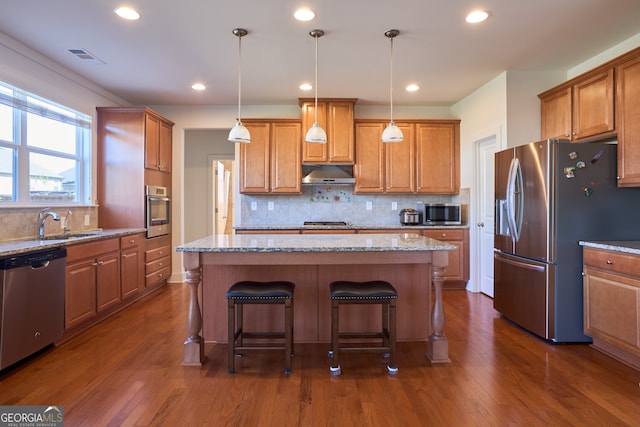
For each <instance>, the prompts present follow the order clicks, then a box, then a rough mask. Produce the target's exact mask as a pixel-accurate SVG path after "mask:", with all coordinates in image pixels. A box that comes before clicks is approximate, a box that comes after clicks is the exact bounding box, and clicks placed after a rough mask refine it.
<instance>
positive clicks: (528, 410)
mask: <svg viewBox="0 0 640 427" xmlns="http://www.w3.org/2000/svg"><path fill="white" fill-rule="evenodd" d="M188 297H189V295H188V289H187V286H180V285H171V286H168V287H166V288H164V289H162V290H160V291H159V292H157V293H155V294H153V295H152V296H150V297H149V298H146V299H145V300H143V301H141V302H139V303H136V304H134V305H132V306H131V307H129V308H127V309H126V310H124V311H123V312H121V313H118V314H117V315H115V316H114V317H112V318H110V319H108V320H106V321H104V322H102V323H100V324H99V325H97V326H95V327H94V328H92V329H90V330H88V331H86V332H85V333H83V334H80V335H78V336H77V337H75V338H73V339H72V340H70V341H68V342H66V343H63V344H62V345H60V346H58V347H56V348H51V349H48V350H46V351H44V352H42V353H41V354H39V355H37V356H36V357H33V358H31V359H30V360H28V361H26V362H25V363H22V364H20V365H18V366H17V367H15V368H13V369H11V370H8V371H5V372H3V373H1V374H0V405H61V406H64V408H65V425H66V426H92V427H93V426H102V425H104V426H110V425H113V426H154V427H155V426H176V425H177V426H192V425H203V426H204V425H207V426H208V425H211V426H256V425H260V426H278V427H281V426H329V425H332V426H333V425H352V426H424V425H432V426H459V425H460V426H469V425H473V426H506V425H513V426H537V425H562V426H572V425H575V426H585V425H607V426H610V425H611V426H613V425H621V426H625V425H626V426H634V425H638V420H640V387H639V383H640V372H638V371H636V370H634V369H632V368H629V367H628V366H626V365H623V364H622V363H619V362H617V361H615V360H613V359H611V358H609V357H608V356H606V355H604V354H602V353H599V352H597V351H595V350H593V349H592V348H591V347H590V346H588V345H585V344H570V345H557V344H550V343H548V342H545V341H544V340H541V339H540V338H538V337H535V336H533V335H531V334H529V333H527V332H526V331H524V330H522V329H520V328H519V327H517V326H515V325H513V324H512V323H510V322H509V321H507V320H505V319H503V318H502V317H501V316H500V315H499V314H498V313H496V312H495V311H494V310H493V307H492V305H493V304H492V300H491V299H489V298H487V297H486V296H484V295H481V294H472V293H468V292H466V291H461V290H456V291H447V292H445V293H444V302H445V309H446V314H447V319H446V320H447V325H446V333H447V337H448V339H449V347H450V349H449V354H450V356H451V363H447V364H438V365H431V364H429V363H428V361H427V359H426V355H425V353H426V343H424V342H408V343H404V342H403V343H399V344H398V355H397V363H398V366H399V374H398V375H397V376H389V375H387V374H386V367H385V363H384V360H382V359H381V358H380V356H379V355H372V354H346V355H344V357H343V358H342V359H341V364H342V372H343V374H342V375H341V376H340V377H332V376H330V375H329V358H328V357H327V350H328V344H300V345H296V354H295V357H294V359H293V373H292V374H291V375H289V376H285V375H284V374H283V368H284V366H283V365H284V361H283V357H282V355H281V354H279V353H264V354H248V355H246V356H244V357H242V358H239V359H238V360H237V370H238V372H237V373H236V374H234V375H229V374H228V373H227V370H226V366H227V365H226V345H207V346H206V353H207V361H206V363H205V364H204V366H202V367H182V366H180V363H181V361H182V342H183V341H184V338H185V336H186V312H187V304H188Z"/></svg>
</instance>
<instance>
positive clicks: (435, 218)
mask: <svg viewBox="0 0 640 427" xmlns="http://www.w3.org/2000/svg"><path fill="white" fill-rule="evenodd" d="M460 215H461V205H460V204H458V203H425V204H424V213H423V215H422V223H423V224H424V225H461V224H462V221H461V218H460Z"/></svg>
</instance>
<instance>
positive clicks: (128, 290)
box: [120, 233, 145, 300]
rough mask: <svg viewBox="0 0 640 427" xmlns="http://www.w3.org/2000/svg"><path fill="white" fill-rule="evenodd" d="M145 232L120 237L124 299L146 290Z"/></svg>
mask: <svg viewBox="0 0 640 427" xmlns="http://www.w3.org/2000/svg"><path fill="white" fill-rule="evenodd" d="M144 240H145V235H144V234H142V233H141V234H134V235H131V236H124V237H121V238H120V294H121V296H122V299H123V300H124V299H127V298H129V297H132V296H134V295H136V294H138V293H139V292H142V291H143V290H144V269H143V262H142V255H141V251H142V249H141V247H140V246H141V245H142V244H143V243H144Z"/></svg>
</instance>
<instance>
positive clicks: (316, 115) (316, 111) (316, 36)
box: [314, 34, 319, 123]
mask: <svg viewBox="0 0 640 427" xmlns="http://www.w3.org/2000/svg"><path fill="white" fill-rule="evenodd" d="M314 37H315V39H316V83H315V88H316V96H315V98H316V102H315V122H314V123H318V37H319V35H318V34H316V35H315V36H314Z"/></svg>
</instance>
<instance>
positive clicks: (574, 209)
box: [494, 140, 640, 342]
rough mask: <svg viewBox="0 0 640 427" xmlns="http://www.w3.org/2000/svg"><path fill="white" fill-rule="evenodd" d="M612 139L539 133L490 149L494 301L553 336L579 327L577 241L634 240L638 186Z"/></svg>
mask: <svg viewBox="0 0 640 427" xmlns="http://www.w3.org/2000/svg"><path fill="white" fill-rule="evenodd" d="M616 149H617V146H616V145H615V144H603V143H574V144H570V143H569V142H568V141H565V140H545V141H539V142H533V143H530V144H526V145H522V146H518V147H514V148H509V149H507V150H503V151H500V152H498V153H496V155H495V208H496V217H495V237H494V246H495V248H494V258H495V262H494V280H495V283H494V308H495V309H496V310H497V311H499V312H500V313H502V315H503V316H504V317H506V318H507V319H509V320H511V321H513V322H514V323H516V324H518V325H520V326H522V327H523V328H525V329H527V330H529V331H531V332H533V333H534V334H537V335H539V336H541V337H543V338H545V339H547V340H551V341H554V342H590V341H591V338H590V337H588V336H586V335H585V334H584V328H583V300H582V298H583V297H582V247H581V246H580V244H579V242H580V240H592V241H593V240H638V239H640V189H633V188H632V189H629V188H624V189H622V188H618V187H617V186H616V170H617V166H616V165H617V161H616V153H617V150H616Z"/></svg>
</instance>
